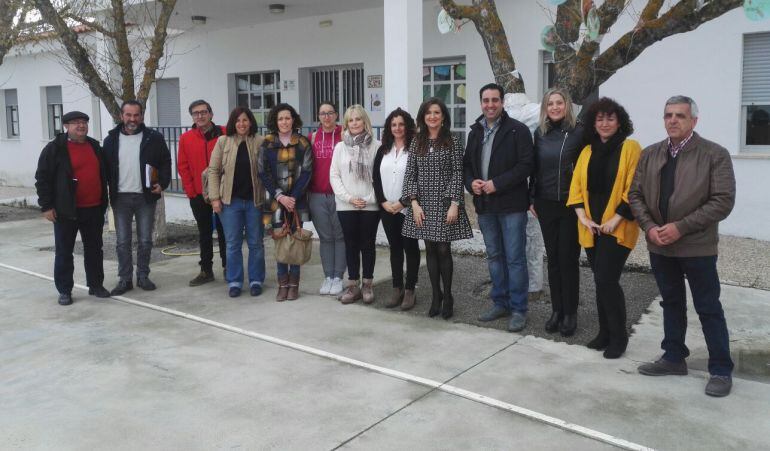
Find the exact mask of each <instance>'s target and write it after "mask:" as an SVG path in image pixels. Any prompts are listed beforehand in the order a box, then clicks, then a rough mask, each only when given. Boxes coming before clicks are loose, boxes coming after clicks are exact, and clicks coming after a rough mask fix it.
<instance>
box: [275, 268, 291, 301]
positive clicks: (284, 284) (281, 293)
mask: <svg viewBox="0 0 770 451" xmlns="http://www.w3.org/2000/svg"><path fill="white" fill-rule="evenodd" d="M288 295H289V275H288V274H284V275H282V276H278V294H276V295H275V300H276V301H278V302H283V301H285V300H286V297H287V296H288Z"/></svg>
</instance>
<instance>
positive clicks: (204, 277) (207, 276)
mask: <svg viewBox="0 0 770 451" xmlns="http://www.w3.org/2000/svg"><path fill="white" fill-rule="evenodd" d="M213 281H214V273H213V272H211V271H209V272H206V271H201V272H200V273H198V275H197V276H195V278H194V279H193V280H191V281H190V286H191V287H199V286H201V285H203V284H204V283H209V282H213Z"/></svg>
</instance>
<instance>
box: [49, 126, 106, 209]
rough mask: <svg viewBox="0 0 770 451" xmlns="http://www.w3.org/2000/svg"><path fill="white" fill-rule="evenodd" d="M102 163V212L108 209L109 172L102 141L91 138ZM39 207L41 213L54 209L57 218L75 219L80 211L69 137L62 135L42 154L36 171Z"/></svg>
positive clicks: (100, 166) (89, 141)
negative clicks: (76, 198) (73, 176)
mask: <svg viewBox="0 0 770 451" xmlns="http://www.w3.org/2000/svg"><path fill="white" fill-rule="evenodd" d="M87 139H88V143H89V144H91V148H93V149H94V153H95V154H96V159H97V160H98V161H99V176H100V178H101V184H102V203H101V206H102V208H104V209H106V208H107V170H106V166H105V164H104V156H103V155H102V149H101V147H100V146H99V141H97V140H95V139H92V138H87ZM35 188H36V189H37V203H38V204H39V205H40V210H41V211H48V210H50V209H54V210H55V211H56V216H57V217H61V218H69V219H75V218H76V217H77V207H76V202H75V194H76V191H77V186H76V185H75V181H74V180H73V178H72V162H71V161H70V154H69V150H68V149H67V134H66V133H59V134H58V135H56V138H54V139H53V141H51V142H49V143H48V144H46V146H45V147H44V148H43V151H42V152H41V153H40V159H39V160H38V162H37V171H35Z"/></svg>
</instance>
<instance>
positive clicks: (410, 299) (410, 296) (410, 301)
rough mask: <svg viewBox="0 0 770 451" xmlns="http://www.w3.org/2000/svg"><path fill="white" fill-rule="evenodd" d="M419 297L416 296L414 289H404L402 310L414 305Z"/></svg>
mask: <svg viewBox="0 0 770 451" xmlns="http://www.w3.org/2000/svg"><path fill="white" fill-rule="evenodd" d="M415 302H417V299H416V298H415V297H414V290H404V302H402V303H401V310H409V309H411V308H412V307H414V304H415Z"/></svg>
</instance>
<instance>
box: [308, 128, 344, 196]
mask: <svg viewBox="0 0 770 451" xmlns="http://www.w3.org/2000/svg"><path fill="white" fill-rule="evenodd" d="M308 139H309V140H310V142H311V143H313V157H314V159H315V161H314V162H313V177H311V179H310V187H309V188H308V190H309V191H310V192H311V193H319V194H334V191H333V190H332V185H331V184H330V183H329V168H330V167H331V164H332V155H334V146H335V145H336V144H337V143H338V142H340V141H342V126H340V125H338V126H337V127H336V128H335V129H334V131H333V132H324V131H323V129H320V128H319V129H318V130H316V131H315V133H311V134H310V136H308Z"/></svg>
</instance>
